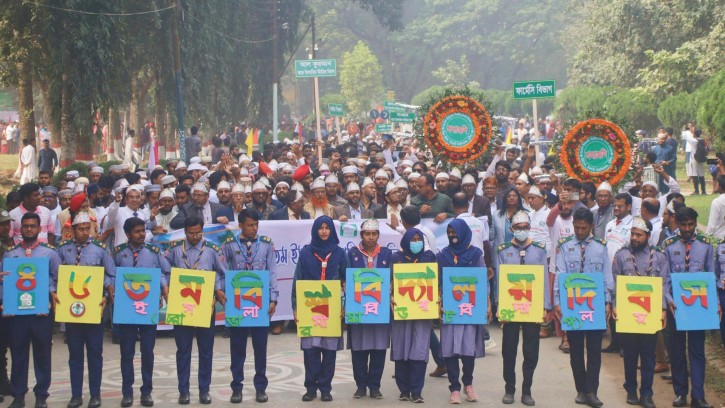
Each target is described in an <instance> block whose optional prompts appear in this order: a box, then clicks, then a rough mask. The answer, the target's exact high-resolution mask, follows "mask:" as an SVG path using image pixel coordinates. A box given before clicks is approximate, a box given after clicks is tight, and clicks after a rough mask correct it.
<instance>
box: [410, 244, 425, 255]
mask: <svg viewBox="0 0 725 408" xmlns="http://www.w3.org/2000/svg"><path fill="white" fill-rule="evenodd" d="M422 250H423V241H416V242H411V243H410V252H412V253H414V254H419V253H420V251H422Z"/></svg>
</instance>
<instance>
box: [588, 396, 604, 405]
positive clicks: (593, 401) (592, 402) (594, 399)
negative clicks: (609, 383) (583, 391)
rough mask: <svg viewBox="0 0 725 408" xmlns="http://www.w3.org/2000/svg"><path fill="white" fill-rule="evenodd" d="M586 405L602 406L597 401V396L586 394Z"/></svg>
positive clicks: (600, 402)
mask: <svg viewBox="0 0 725 408" xmlns="http://www.w3.org/2000/svg"><path fill="white" fill-rule="evenodd" d="M586 404H587V405H589V406H590V407H601V406H602V405H604V403H603V402H602V401H599V398H598V397H597V394H587V402H586Z"/></svg>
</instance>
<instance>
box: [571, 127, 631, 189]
mask: <svg viewBox="0 0 725 408" xmlns="http://www.w3.org/2000/svg"><path fill="white" fill-rule="evenodd" d="M585 142H587V144H590V143H594V144H595V146H596V148H597V149H599V150H596V151H586V152H585V151H582V147H583V146H584V145H585ZM608 153H609V154H611V157H612V160H611V162H610V163H607V165H605V166H601V170H597V171H591V170H589V169H587V167H586V165H585V163H582V155H584V158H585V159H593V160H597V159H602V158H604V157H606V156H608ZM561 162H562V164H563V165H564V169H565V170H566V173H567V174H568V175H569V177H576V178H578V179H580V180H583V181H592V182H594V183H595V184H596V185H599V184H600V183H601V182H604V181H607V182H609V184H611V185H612V186H615V185H616V184H618V183H619V182H620V181H622V180H623V179H624V177H625V176H626V175H627V172H628V171H629V167H630V165H631V164H632V146H631V144H630V141H629V138H628V137H627V135H626V134H625V133H624V132H623V131H622V129H620V128H619V126H617V125H615V124H614V123H612V122H609V121H607V120H603V119H588V120H585V121H583V122H579V123H577V124H576V125H574V127H573V128H572V129H571V130H570V131H569V133H567V134H566V136H565V137H564V140H563V142H562V147H561Z"/></svg>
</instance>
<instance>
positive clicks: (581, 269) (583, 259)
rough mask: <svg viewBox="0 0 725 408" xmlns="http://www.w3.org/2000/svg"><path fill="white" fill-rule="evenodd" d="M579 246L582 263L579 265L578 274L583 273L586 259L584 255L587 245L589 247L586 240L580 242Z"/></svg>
mask: <svg viewBox="0 0 725 408" xmlns="http://www.w3.org/2000/svg"><path fill="white" fill-rule="evenodd" d="M579 245H580V246H581V249H582V256H581V258H582V263H581V265H580V267H579V273H584V262H585V261H586V259H587V257H586V255H585V252H586V250H587V245H589V241H586V240H585V241H582V242H580V243H579Z"/></svg>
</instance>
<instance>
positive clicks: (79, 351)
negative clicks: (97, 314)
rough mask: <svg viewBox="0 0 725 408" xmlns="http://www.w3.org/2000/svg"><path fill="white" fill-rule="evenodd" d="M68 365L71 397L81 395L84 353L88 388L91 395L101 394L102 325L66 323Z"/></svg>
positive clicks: (97, 395) (98, 395)
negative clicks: (86, 364)
mask: <svg viewBox="0 0 725 408" xmlns="http://www.w3.org/2000/svg"><path fill="white" fill-rule="evenodd" d="M65 332H66V338H67V339H68V355H69V356H68V367H69V368H70V385H71V394H72V396H73V397H81V396H83V366H84V364H85V361H84V355H85V354H86V353H87V354H88V389H89V390H90V392H91V397H100V396H101V379H102V376H103V325H102V324H83V323H66V324H65Z"/></svg>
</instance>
